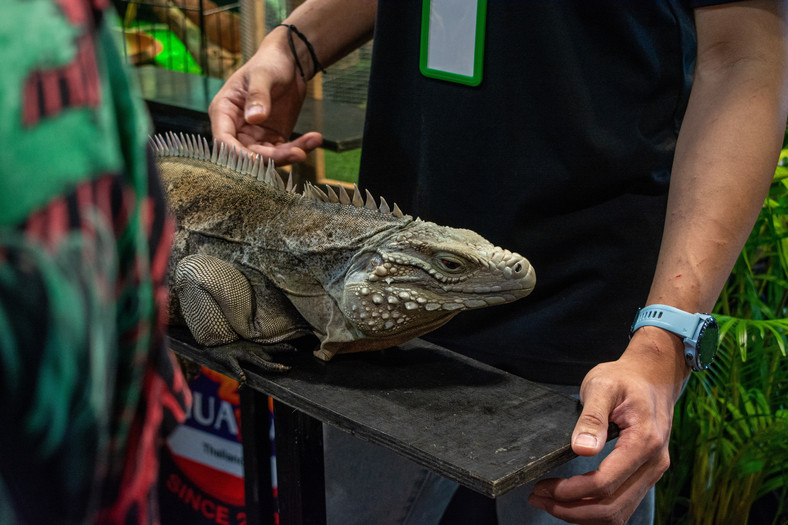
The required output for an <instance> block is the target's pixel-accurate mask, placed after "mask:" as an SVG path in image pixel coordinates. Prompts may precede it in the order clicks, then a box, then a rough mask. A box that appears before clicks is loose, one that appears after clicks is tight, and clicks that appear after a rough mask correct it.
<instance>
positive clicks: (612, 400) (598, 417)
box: [572, 374, 618, 456]
mask: <svg viewBox="0 0 788 525" xmlns="http://www.w3.org/2000/svg"><path fill="white" fill-rule="evenodd" d="M589 376H590V374H589ZM583 394H584V396H583V399H584V400H585V402H584V404H583V411H582V412H581V413H580V417H579V418H578V419H577V423H576V424H575V429H574V431H573V432H572V450H573V451H574V453H575V454H577V455H578V456H594V455H596V454H599V452H600V451H601V450H602V447H604V446H605V443H606V442H607V430H608V428H609V426H610V414H611V413H612V412H613V410H614V409H615V407H616V404H617V402H618V400H617V397H616V394H615V390H613V389H611V388H604V385H597V384H594V380H593V378H591V379H589V377H587V378H586V381H585V383H584V385H583Z"/></svg>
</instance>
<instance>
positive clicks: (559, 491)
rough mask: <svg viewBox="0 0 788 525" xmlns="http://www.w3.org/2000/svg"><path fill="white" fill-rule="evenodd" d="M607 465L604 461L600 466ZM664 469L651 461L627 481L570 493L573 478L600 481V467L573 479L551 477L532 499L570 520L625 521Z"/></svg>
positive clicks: (592, 481) (635, 471)
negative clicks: (578, 492) (580, 492)
mask: <svg viewBox="0 0 788 525" xmlns="http://www.w3.org/2000/svg"><path fill="white" fill-rule="evenodd" d="M655 461H659V460H655ZM603 468H604V467H603V465H600V470H602V469H603ZM662 472H664V470H662V468H661V467H657V468H654V464H653V463H652V462H647V463H644V464H641V465H640V467H639V468H637V469H635V470H634V471H633V472H632V473H631V474H630V475H628V476H627V479H626V481H625V482H624V483H621V484H619V483H613V484H607V485H606V484H605V483H604V482H601V484H600V485H599V486H598V487H597V488H595V489H593V490H591V491H585V490H584V491H583V492H582V495H579V494H570V493H571V492H572V489H571V488H570V487H569V486H570V485H571V484H572V483H573V482H579V483H586V482H588V483H591V484H596V483H597V482H600V481H601V476H599V474H600V471H595V472H589V473H587V474H584V475H582V476H576V477H574V478H569V479H547V480H544V481H543V482H539V483H538V484H537V485H536V486H535V487H534V493H533V494H531V495H530V497H529V498H528V501H529V503H530V504H531V505H533V506H534V507H537V508H540V509H543V510H545V511H547V512H549V513H550V514H552V515H554V516H556V517H558V518H560V519H563V520H565V521H568V522H570V523H582V524H585V523H610V524H614V523H616V524H618V523H624V522H626V520H627V519H628V518H629V517H630V516H631V515H632V513H633V512H634V511H635V509H636V508H637V506H638V504H639V503H640V501H641V500H642V499H643V497H644V496H645V494H646V492H648V490H649V489H650V488H651V487H652V486H653V485H654V484H655V483H656V482H657V481H658V480H659V477H660V476H661V473H662ZM564 489H569V490H564Z"/></svg>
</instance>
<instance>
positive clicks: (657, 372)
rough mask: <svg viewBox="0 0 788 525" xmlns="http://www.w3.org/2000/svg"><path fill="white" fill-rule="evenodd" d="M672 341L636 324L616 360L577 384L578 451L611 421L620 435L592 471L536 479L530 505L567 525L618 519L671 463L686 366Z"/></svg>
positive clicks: (596, 442)
mask: <svg viewBox="0 0 788 525" xmlns="http://www.w3.org/2000/svg"><path fill="white" fill-rule="evenodd" d="M683 348H684V347H683V344H682V342H681V341H680V340H679V338H678V337H677V336H675V335H673V334H670V333H669V332H666V331H664V330H662V329H660V328H655V327H650V326H646V327H643V328H641V329H639V330H638V331H637V332H636V333H635V335H634V336H633V338H632V340H631V341H630V344H629V347H628V348H627V350H626V351H625V352H624V354H623V355H622V356H621V358H620V359H619V360H618V361H614V362H610V363H602V364H600V365H598V366H596V367H595V368H593V369H592V370H591V371H590V372H589V373H588V375H587V376H586V378H585V380H584V381H583V384H582V386H581V389H580V399H581V401H582V402H583V411H582V413H581V415H580V418H579V420H578V422H577V425H576V427H575V430H574V433H573V435H572V449H573V450H574V452H575V453H576V454H578V455H579V456H593V455H596V454H597V453H599V452H600V451H601V450H602V447H603V446H604V444H605V442H606V441H607V430H608V425H609V423H610V422H612V423H615V424H616V425H617V426H618V427H619V429H620V434H619V438H618V442H617V443H616V446H615V448H614V450H613V451H612V452H611V453H610V455H608V457H607V458H605V459H604V460H603V461H602V463H601V464H600V466H599V469H598V470H596V471H594V472H589V473H586V474H583V475H580V476H575V477H572V478H569V479H545V480H542V481H540V482H539V483H537V484H536V485H535V487H534V492H533V494H532V495H531V496H530V498H529V502H530V503H531V504H532V505H534V506H535V507H538V508H541V509H543V510H545V511H547V512H549V513H550V514H552V515H554V516H556V517H558V518H561V519H563V520H565V521H568V522H571V523H589V524H590V523H605V524H607V523H610V524H621V523H625V522H626V521H627V519H629V517H630V516H631V515H632V513H633V512H634V511H635V509H636V508H637V506H638V504H640V502H641V500H642V499H643V497H644V496H645V495H646V492H648V490H649V489H650V488H651V487H653V486H654V485H655V484H656V482H657V481H658V480H659V479H660V478H661V477H662V474H663V473H664V472H665V471H666V470H667V468H668V466H669V465H670V458H669V455H668V440H669V438H670V428H671V423H672V420H673V405H674V404H675V402H676V400H677V399H678V396H679V394H680V392H681V386H682V384H683V382H684V379H685V378H686V377H687V375H688V374H689V368H688V367H687V365H686V364H685V362H684V358H683Z"/></svg>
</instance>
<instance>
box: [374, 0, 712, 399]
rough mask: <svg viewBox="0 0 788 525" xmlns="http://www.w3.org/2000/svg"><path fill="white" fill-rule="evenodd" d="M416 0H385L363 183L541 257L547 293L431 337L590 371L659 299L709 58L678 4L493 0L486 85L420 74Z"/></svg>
mask: <svg viewBox="0 0 788 525" xmlns="http://www.w3.org/2000/svg"><path fill="white" fill-rule="evenodd" d="M421 6H422V2H421V1H418V0H380V2H379V7H378V19H377V24H376V27H375V44H374V51H373V53H374V55H373V57H374V58H373V67H372V73H371V78H370V85H369V99H368V111H367V122H366V127H365V138H364V145H363V150H362V165H361V176H360V182H361V185H362V186H363V187H366V188H368V189H370V190H371V191H372V192H373V193H375V194H379V195H382V196H384V197H385V198H386V200H387V201H388V202H392V201H395V202H397V203H398V204H399V205H400V207H401V208H402V209H403V211H405V212H406V213H410V214H411V215H414V216H420V217H421V218H422V219H425V220H432V221H435V222H438V223H440V224H445V225H449V226H456V227H464V228H471V229H473V230H476V231H477V232H479V233H480V234H482V235H484V236H485V237H487V238H488V239H489V240H490V241H491V242H493V243H494V244H498V245H500V246H503V247H505V248H508V249H510V250H513V251H517V252H519V253H520V254H522V255H524V256H525V257H527V258H528V259H529V260H530V261H531V263H532V264H533V266H534V268H535V269H536V275H537V284H536V289H535V291H534V292H533V293H532V295H531V296H529V297H526V298H525V299H522V300H520V301H518V302H516V303H513V304H510V305H503V306H495V307H492V308H487V309H482V310H478V311H472V312H464V313H462V314H460V316H458V317H457V318H455V319H454V320H453V321H451V322H450V323H448V324H447V325H446V326H445V327H443V328H442V329H440V330H438V331H436V332H434V333H433V334H431V336H428V337H427V338H428V339H431V340H433V341H435V342H437V343H439V344H442V345H444V346H446V347H448V348H451V349H453V350H456V351H459V352H462V353H465V354H467V355H470V356H472V357H475V358H477V359H479V360H481V361H484V362H488V363H491V364H493V365H496V366H499V367H501V368H503V369H507V370H510V371H513V372H515V373H517V374H519V375H522V376H523V377H526V378H529V379H532V380H537V381H544V382H551V383H566V384H578V383H579V382H580V381H581V380H582V378H583V376H584V375H585V373H586V372H587V371H588V370H589V369H590V368H591V367H592V366H593V365H594V364H596V363H598V362H601V361H607V360H613V359H616V358H617V357H618V356H619V355H620V354H621V352H622V351H623V350H624V348H625V347H626V344H627V341H628V335H629V327H630V324H631V321H632V319H633V317H634V315H635V311H636V309H637V308H638V307H639V306H642V305H643V303H644V301H645V299H646V296H647V294H648V290H649V286H650V284H651V279H652V277H653V273H654V268H655V264H656V259H657V254H658V249H659V243H660V238H661V235H662V227H663V222H664V213H665V206H666V201H667V189H668V182H669V177H670V169H671V164H672V160H673V152H674V148H675V144H676V137H677V134H678V128H679V124H680V121H681V118H682V115H683V113H684V110H685V107H686V104H687V99H688V96H689V89H690V85H691V75H692V70H693V67H694V60H695V50H696V39H695V30H694V22H693V15H692V8H691V6H689V5H687V4H686V3H685V2H680V1H663V0H660V1H651V0H649V1H634V2H623V1H613V0H610V1H600V0H595V1H587V0H577V1H527V0H510V1H509V0H491V1H490V2H488V7H487V23H486V39H485V54H484V71H483V79H482V82H481V84H480V85H479V86H478V87H469V86H465V85H461V84H456V83H451V82H446V81H442V80H435V79H430V78H426V77H424V76H422V75H421V74H420V72H419V48H420V27H421Z"/></svg>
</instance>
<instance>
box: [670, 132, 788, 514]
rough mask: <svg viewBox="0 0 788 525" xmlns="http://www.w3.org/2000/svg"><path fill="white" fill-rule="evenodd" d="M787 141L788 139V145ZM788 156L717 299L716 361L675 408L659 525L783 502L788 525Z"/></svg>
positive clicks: (691, 384) (745, 511)
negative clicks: (770, 498) (774, 497)
mask: <svg viewBox="0 0 788 525" xmlns="http://www.w3.org/2000/svg"><path fill="white" fill-rule="evenodd" d="M787 137H788V135H787ZM785 164H788V150H783V153H782V155H781V157H780V166H778V168H777V171H776V173H775V177H774V180H773V183H772V186H771V189H770V192H769V195H768V197H767V199H766V201H765V203H764V206H763V209H762V211H761V214H760V215H759V217H758V220H757V222H756V224H755V227H754V228H753V231H752V233H751V235H750V237H749V239H748V241H747V243H746V245H745V247H744V249H743V250H742V253H741V255H740V256H739V259H738V261H737V263H736V265H735V267H734V269H733V271H732V273H731V276H730V278H729V280H728V282H727V284H726V286H725V288H724V290H723V291H722V293H721V295H720V299H719V301H718V303H717V305H716V307H715V314H716V316H717V318H718V321H719V322H720V328H721V335H720V343H721V347H720V351H719V353H718V355H717V359H716V360H715V362H714V363H713V364H712V367H711V368H710V369H709V370H708V371H707V372H704V373H700V374H693V375H692V377H691V378H690V381H689V382H688V384H687V387H686V390H685V392H684V395H683V396H682V398H681V399H680V401H679V403H678V404H677V405H676V412H675V416H674V421H673V431H672V436H671V461H672V467H671V468H670V469H669V470H668V472H667V473H666V474H665V476H664V477H663V479H662V480H661V481H660V483H659V484H658V485H657V523H692V524H728V523H730V524H737V525H741V524H746V523H747V520H748V517H749V514H750V510H751V507H752V505H753V503H754V502H755V501H757V500H758V499H759V498H762V497H763V496H765V495H768V494H773V493H777V494H778V495H779V498H778V501H780V502H783V503H781V505H782V507H781V508H779V509H777V516H776V517H775V521H774V522H775V523H782V524H785V523H788V516H786V514H785V513H786V510H787V509H786V508H785V503H784V502H785V501H786V497H787V496H788V357H786V335H788V319H786V317H788V168H786V167H784V165H785Z"/></svg>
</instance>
